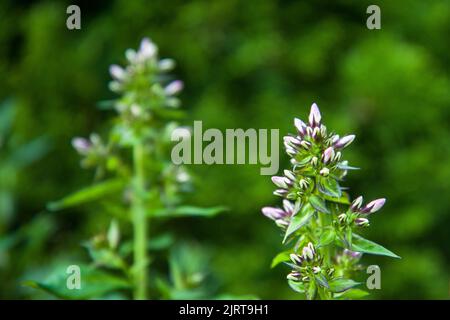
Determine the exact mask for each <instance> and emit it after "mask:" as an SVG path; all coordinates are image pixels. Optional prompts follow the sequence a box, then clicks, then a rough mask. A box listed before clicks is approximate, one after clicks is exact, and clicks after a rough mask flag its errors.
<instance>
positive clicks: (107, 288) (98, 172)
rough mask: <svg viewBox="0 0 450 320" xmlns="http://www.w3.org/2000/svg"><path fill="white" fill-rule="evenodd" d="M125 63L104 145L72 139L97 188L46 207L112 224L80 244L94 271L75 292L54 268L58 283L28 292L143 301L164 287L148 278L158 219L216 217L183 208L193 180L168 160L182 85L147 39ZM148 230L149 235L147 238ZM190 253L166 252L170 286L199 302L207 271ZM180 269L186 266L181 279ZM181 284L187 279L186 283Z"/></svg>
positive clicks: (117, 71) (86, 270)
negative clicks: (126, 293) (91, 212)
mask: <svg viewBox="0 0 450 320" xmlns="http://www.w3.org/2000/svg"><path fill="white" fill-rule="evenodd" d="M126 58H127V60H128V65H127V66H126V68H122V67H120V66H118V65H112V66H111V67H110V73H111V75H112V77H113V81H112V82H110V88H111V90H113V91H115V92H117V93H120V94H121V97H120V98H119V99H118V100H115V101H108V102H107V103H106V105H111V106H112V108H113V109H114V110H115V111H116V112H117V117H116V119H114V121H113V123H114V125H113V127H112V129H111V131H110V132H109V136H108V138H107V139H106V141H105V142H104V141H103V140H102V138H101V137H100V136H99V135H98V134H96V133H93V134H91V136H90V138H89V139H86V138H80V137H77V138H74V139H73V140H72V145H73V147H74V148H75V149H76V150H77V151H78V153H79V154H80V155H82V156H83V160H82V162H81V164H82V166H83V167H85V168H94V169H95V178H96V180H97V181H96V183H94V184H93V185H91V186H89V187H86V188H84V189H82V190H80V191H77V192H76V193H74V194H71V195H69V196H67V197H65V198H63V199H62V200H60V201H57V202H53V203H50V204H49V205H48V208H49V210H51V211H55V210H61V209H66V208H69V207H72V206H76V205H81V204H85V203H89V202H93V201H96V202H99V203H100V205H101V209H99V210H98V211H97V214H102V212H105V213H109V214H111V216H112V218H113V219H112V220H111V223H110V226H109V229H108V231H107V232H106V233H101V234H98V235H97V236H95V237H94V238H93V239H92V240H91V241H89V242H87V243H85V245H84V246H85V247H86V249H87V250H88V252H89V255H90V257H91V258H92V260H93V265H88V266H83V268H81V270H80V287H79V288H77V289H74V288H69V287H68V286H67V285H66V278H67V275H64V274H62V273H61V272H60V271H61V270H60V269H59V268H57V269H56V270H55V271H54V272H53V273H54V274H56V276H54V277H53V278H51V279H50V280H49V281H47V282H38V281H27V284H28V285H30V286H32V287H34V288H38V289H42V290H44V291H46V292H49V293H51V294H54V295H55V296H57V297H60V298H102V297H105V296H107V295H110V294H111V293H114V292H116V291H117V292H120V291H121V290H126V289H131V290H132V291H133V298H134V299H141V300H142V299H147V297H148V287H149V284H152V285H153V286H155V285H156V284H160V285H161V283H163V279H159V276H158V275H157V274H156V273H155V274H154V273H153V272H152V269H153V268H152V265H151V262H153V261H152V260H154V259H155V258H154V257H152V256H148V253H147V252H148V250H149V249H151V247H152V246H154V245H155V241H156V243H158V242H160V241H161V238H158V236H159V235H158V234H153V232H156V230H158V228H157V227H160V228H161V229H162V230H163V231H167V230H164V228H163V227H161V226H158V225H157V226H156V227H155V226H152V224H158V221H157V219H163V220H164V219H168V218H172V217H179V216H190V215H192V216H213V215H215V214H217V213H219V212H220V211H221V210H222V209H223V208H221V207H215V208H206V209H205V208H197V207H192V206H181V205H180V203H181V200H182V193H183V192H185V191H189V188H190V186H189V182H190V176H189V174H188V173H187V171H186V169H185V168H183V167H182V166H175V165H174V164H173V163H172V162H171V161H170V159H169V157H168V154H170V146H171V134H172V131H173V130H174V129H175V128H177V127H178V123H177V122H176V121H175V119H179V118H180V117H181V116H182V114H180V111H179V110H178V107H179V105H180V101H179V100H178V99H177V98H176V97H175V95H177V94H178V93H179V92H180V91H181V90H182V88H183V84H182V82H181V81H180V80H175V81H171V80H170V76H168V75H167V72H168V71H171V70H172V69H173V68H174V66H175V62H174V61H173V60H171V59H162V60H160V59H159V58H158V48H157V46H156V45H155V44H154V43H153V42H151V41H150V40H149V39H148V38H144V39H143V40H142V42H141V45H140V48H139V50H138V51H135V50H133V49H128V50H127V51H126ZM169 81H171V82H169ZM168 82H169V83H168ZM164 83H168V84H166V85H165V84H164ZM185 130H186V131H187V134H189V131H188V130H187V129H185ZM127 224H129V225H131V230H130V231H129V232H130V237H132V238H131V239H127V238H124V239H121V230H122V229H123V227H122V226H123V225H125V227H127ZM150 226H152V233H150V234H149V233H148V232H149V229H150ZM188 250H189V248H184V249H183V247H175V248H174V249H173V250H172V251H171V255H170V259H169V261H170V263H171V265H170V270H171V274H172V278H173V281H174V284H173V285H174V286H175V288H176V289H177V290H181V289H184V297H185V298H189V297H191V298H192V297H201V295H199V294H198V293H197V292H195V293H193V294H191V293H190V291H189V289H193V290H200V289H201V284H202V280H203V278H204V277H205V275H206V272H205V271H204V270H203V269H205V268H204V266H203V265H202V264H201V263H198V264H197V265H195V264H194V265H192V262H193V261H194V262H195V261H196V257H197V256H198V255H195V254H193V255H192V256H191V260H189V259H187V260H186V259H183V257H182V256H183V255H186V251H188ZM178 253H179V254H178ZM131 254H132V256H133V257H132V259H131V258H130V255H131ZM180 256H181V257H180ZM130 261H131V262H130ZM185 263H190V264H189V265H188V266H187V268H188V270H187V272H186V274H183V273H182V268H184V267H185V266H184V264H185ZM75 265H76V264H75ZM102 269H103V270H102ZM104 269H106V270H104ZM111 271H114V272H115V274H113V273H112V272H111ZM185 277H188V280H187V281H188V282H187V284H185V283H184V278H185ZM191 278H192V279H191ZM155 279H158V282H157V281H155ZM156 289H158V288H156ZM164 295H165V296H166V297H172V296H173V295H174V294H172V291H171V288H170V286H168V287H167V286H164ZM152 296H153V297H158V294H157V293H155V292H153V295H152ZM159 296H160V295H159Z"/></svg>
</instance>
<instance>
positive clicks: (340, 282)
mask: <svg viewBox="0 0 450 320" xmlns="http://www.w3.org/2000/svg"><path fill="white" fill-rule="evenodd" d="M359 284H360V283H359V282H356V281H354V280H352V279H344V278H339V279H334V280H331V281H328V285H329V286H330V291H331V292H343V291H345V290H348V289H350V288H353V287H354V286H357V285H359Z"/></svg>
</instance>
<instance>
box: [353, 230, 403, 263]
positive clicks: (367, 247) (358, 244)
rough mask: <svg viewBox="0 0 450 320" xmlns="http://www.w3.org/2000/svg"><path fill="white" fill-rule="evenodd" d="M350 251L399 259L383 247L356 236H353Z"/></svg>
mask: <svg viewBox="0 0 450 320" xmlns="http://www.w3.org/2000/svg"><path fill="white" fill-rule="evenodd" d="M352 251H358V252H364V253H369V254H375V255H381V256H388V257H392V258H398V259H400V256H398V255H396V254H395V253H393V252H392V251H390V250H388V249H386V248H385V247H383V246H381V245H379V244H377V243H375V242H373V241H370V240H367V239H364V238H363V237H361V236H359V235H357V234H353V240H352Z"/></svg>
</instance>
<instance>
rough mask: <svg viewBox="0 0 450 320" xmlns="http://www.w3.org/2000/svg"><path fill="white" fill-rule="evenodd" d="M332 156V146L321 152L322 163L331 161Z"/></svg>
mask: <svg viewBox="0 0 450 320" xmlns="http://www.w3.org/2000/svg"><path fill="white" fill-rule="evenodd" d="M333 157H334V149H333V147H328V148H327V149H325V151H324V152H323V154H322V161H323V163H325V164H327V163H329V162H330V161H331V159H333Z"/></svg>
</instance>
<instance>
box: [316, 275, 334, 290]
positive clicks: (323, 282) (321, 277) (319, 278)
mask: <svg viewBox="0 0 450 320" xmlns="http://www.w3.org/2000/svg"><path fill="white" fill-rule="evenodd" d="M314 278H316V282H317V283H318V284H319V285H320V286H322V287H324V288H327V289H330V285H329V284H328V281H327V279H326V278H325V276H324V275H323V274H317V275H315V276H314Z"/></svg>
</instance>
